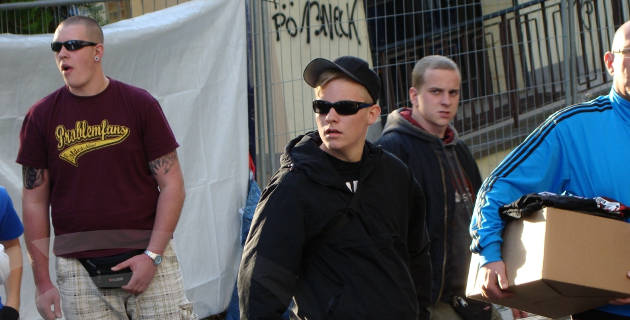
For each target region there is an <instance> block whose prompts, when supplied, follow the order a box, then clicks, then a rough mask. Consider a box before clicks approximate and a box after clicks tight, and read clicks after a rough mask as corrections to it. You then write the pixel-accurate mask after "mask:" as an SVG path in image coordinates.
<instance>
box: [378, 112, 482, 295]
mask: <svg viewBox="0 0 630 320" xmlns="http://www.w3.org/2000/svg"><path fill="white" fill-rule="evenodd" d="M405 110H406V112H410V109H407V108H400V109H398V110H395V111H394V112H392V113H391V114H390V115H389V116H388V117H387V123H386V125H385V128H384V129H383V135H382V137H381V138H380V139H379V140H378V142H377V144H379V145H381V146H382V147H383V149H385V150H387V151H389V152H391V153H393V154H394V155H396V156H397V157H398V158H400V159H401V160H402V161H403V162H404V163H406V164H407V165H408V166H409V169H410V170H411V171H412V172H413V174H414V177H415V178H416V179H417V180H418V182H419V183H420V186H421V187H422V189H423V190H424V192H425V195H426V202H427V228H428V230H429V236H430V240H431V250H430V252H431V265H432V270H433V281H432V287H433V294H432V300H433V302H434V303H435V302H436V301H437V300H438V299H439V300H441V301H444V302H446V303H451V302H452V298H453V296H460V297H464V296H465V291H466V281H467V278H466V277H467V274H468V267H469V265H470V254H471V253H470V250H469V245H470V241H471V237H470V233H469V232H468V227H469V225H470V219H471V216H472V210H473V204H474V197H475V195H476V194H477V191H478V190H479V187H480V186H481V176H480V174H479V168H478V167H477V163H476V162H475V159H474V158H473V157H472V155H471V153H470V151H469V150H468V147H466V145H465V144H464V142H463V141H461V140H459V139H458V136H457V132H456V131H455V129H453V128H449V129H450V130H451V133H452V134H453V135H454V136H453V137H452V140H451V142H449V143H447V144H445V143H443V142H442V140H441V139H440V138H438V137H436V136H434V135H432V134H430V133H428V132H426V131H425V130H423V129H421V128H419V127H417V126H415V125H413V124H412V123H411V122H409V121H408V120H407V119H405V118H404V117H403V116H402V115H401V112H405ZM456 189H457V190H458V191H459V192H456ZM470 189H472V190H470ZM462 195H463V196H462ZM456 201H457V204H456ZM457 206H459V208H460V209H459V210H456V208H457Z"/></svg>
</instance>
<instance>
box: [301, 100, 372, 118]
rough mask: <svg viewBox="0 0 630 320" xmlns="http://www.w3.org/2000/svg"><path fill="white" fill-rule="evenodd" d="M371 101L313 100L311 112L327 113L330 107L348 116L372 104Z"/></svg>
mask: <svg viewBox="0 0 630 320" xmlns="http://www.w3.org/2000/svg"><path fill="white" fill-rule="evenodd" d="M373 105H374V104H373V103H365V102H357V101H350V100H342V101H337V102H335V103H333V102H328V101H326V100H313V112H315V113H319V114H328V112H329V111H330V108H334V109H335V111H336V112H337V113H338V114H340V115H344V116H349V115H351V114H355V113H357V112H359V110H360V109H363V108H367V107H371V106H373Z"/></svg>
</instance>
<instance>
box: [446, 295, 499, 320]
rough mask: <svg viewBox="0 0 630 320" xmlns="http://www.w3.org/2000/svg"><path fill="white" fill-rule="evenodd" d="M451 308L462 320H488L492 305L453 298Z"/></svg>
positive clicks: (490, 316)
mask: <svg viewBox="0 0 630 320" xmlns="http://www.w3.org/2000/svg"><path fill="white" fill-rule="evenodd" d="M452 306H453V309H454V310H455V312H456V313H457V314H458V315H459V316H460V317H461V318H462V319H464V320H490V319H491V318H492V305H491V304H489V303H485V302H481V301H476V300H471V299H466V298H462V297H458V296H455V297H453V304H452Z"/></svg>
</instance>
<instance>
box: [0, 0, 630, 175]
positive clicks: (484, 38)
mask: <svg viewBox="0 0 630 320" xmlns="http://www.w3.org/2000/svg"><path fill="white" fill-rule="evenodd" d="M183 1H186V0H100V1H96V0H82V1H76V0H75V1H72V0H43V1H35V2H26V1H21V2H19V1H15V0H13V1H12V2H8V3H7V2H5V3H1V4H0V33H18V34H32V33H50V32H53V31H54V28H55V26H56V25H57V24H58V23H59V21H61V20H63V19H65V18H66V17H68V16H70V15H75V14H85V15H90V16H92V17H94V18H96V19H97V20H98V21H99V22H100V23H101V24H107V23H112V22H115V21H118V20H120V19H125V18H130V17H133V16H137V15H140V14H143V13H146V12H150V11H154V10H156V9H160V8H164V7H167V6H171V5H175V4H177V3H180V2H183ZM629 6H630V5H629V3H628V1H627V0H599V1H593V0H573V1H569V0H533V1H527V2H524V1H517V0H502V1H496V0H430V1H417V0H321V1H307V0H247V2H246V7H247V17H248V28H247V30H248V33H247V36H248V40H249V41H248V44H249V46H250V48H249V50H248V51H249V57H248V72H249V84H250V87H249V92H248V94H249V97H250V99H249V100H250V115H249V117H250V121H251V127H252V128H253V127H254V125H253V124H254V122H255V134H252V135H251V136H252V141H253V142H255V147H252V148H250V149H251V150H252V155H253V156H254V157H255V159H256V163H257V167H258V172H257V178H258V181H259V183H261V184H265V183H266V181H267V179H268V178H269V177H270V175H271V174H272V173H273V172H274V171H275V170H276V169H277V167H278V158H279V154H280V153H281V152H282V148H283V146H284V144H286V142H288V140H290V139H291V138H293V137H295V136H296V135H298V134H300V133H303V132H305V131H308V130H312V129H314V128H315V124H314V121H313V120H312V119H313V116H312V112H310V110H309V109H308V107H307V106H306V103H304V102H305V101H308V100H309V99H311V98H312V93H311V92H310V89H309V88H308V87H307V86H306V85H305V84H304V83H303V81H302V79H301V71H302V70H303V68H304V66H305V64H306V63H307V62H308V61H309V60H310V59H311V58H313V57H316V56H329V57H335V56H341V55H345V54H353V55H361V56H364V57H365V58H366V59H367V60H370V62H371V63H372V65H373V66H374V68H375V69H376V70H377V72H378V73H379V75H380V76H381V78H382V81H383V83H382V84H383V90H382V93H381V96H382V98H381V99H380V101H379V102H380V104H381V106H382V109H383V117H382V121H381V122H382V123H381V125H382V124H383V123H384V121H385V115H386V114H387V113H389V112H391V111H392V110H394V109H395V108H398V107H400V106H408V105H409V104H410V103H409V101H408V87H409V84H410V74H411V69H412V68H413V65H414V64H415V62H416V61H417V60H418V59H420V58H421V57H423V56H425V55H428V54H442V55H446V56H449V57H451V58H453V59H454V60H455V61H456V62H457V63H458V64H459V66H460V68H461V71H462V95H461V97H462V99H461V104H460V108H459V112H458V115H457V117H456V118H455V120H454V125H455V127H456V129H457V130H458V132H459V133H460V136H462V138H463V139H464V140H465V141H466V142H467V143H468V145H469V146H470V148H471V150H472V151H473V154H474V155H475V157H476V158H477V159H478V161H479V163H480V167H481V170H482V173H484V174H487V173H488V172H489V171H490V170H491V169H492V168H494V166H495V165H496V163H497V162H498V161H500V160H501V158H502V157H503V156H504V154H505V152H506V151H508V150H510V149H511V148H513V147H514V146H515V145H516V144H518V143H519V142H520V141H521V140H522V139H523V138H524V137H525V136H526V135H527V134H528V133H529V132H531V130H532V129H533V128H534V127H535V126H537V125H538V124H539V123H540V122H541V121H542V120H543V119H544V118H545V117H546V116H548V115H549V114H550V113H552V112H553V111H555V110H557V109H558V108H560V107H562V106H564V105H567V104H571V103H575V102H578V101H581V100H584V99H585V98H587V97H591V96H596V95H598V94H600V93H602V92H606V91H608V90H609V85H608V81H609V80H608V77H607V76H606V70H605V68H604V66H603V61H602V55H603V53H604V52H605V51H606V50H607V49H608V48H609V47H610V41H611V38H612V35H613V33H614V30H615V29H616V28H617V27H618V26H619V25H621V23H623V22H624V21H626V20H628V19H629V18H630V9H629ZM363 33H365V37H363ZM299 37H302V38H299ZM291 41H292V42H291ZM299 41H301V42H302V44H301V46H300V47H298V48H297V49H295V45H296V42H299ZM326 41H327V42H326ZM334 41H336V42H334ZM286 61H291V63H290V66H288V67H283V66H278V64H282V63H285V62H286ZM289 104H293V106H289ZM303 104H304V106H303ZM278 105H282V106H283V108H281V109H278V108H277V106H278ZM253 111H255V112H253ZM373 136H378V132H376V134H375V135H374V134H373Z"/></svg>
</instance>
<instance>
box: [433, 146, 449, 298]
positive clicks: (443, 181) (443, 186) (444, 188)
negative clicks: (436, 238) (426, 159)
mask: <svg viewBox="0 0 630 320" xmlns="http://www.w3.org/2000/svg"><path fill="white" fill-rule="evenodd" d="M434 152H435V151H434ZM445 156H446V155H445ZM436 157H437V159H438V163H439V164H440V173H441V174H442V189H443V190H442V191H443V194H444V242H443V251H444V253H443V254H442V279H441V281H440V291H439V293H438V296H437V300H436V302H439V301H440V299H441V298H442V294H443V293H444V282H445V281H446V254H447V252H448V250H447V247H446V246H447V243H448V233H447V228H448V215H447V212H448V199H447V194H446V192H447V190H446V177H445V176H444V166H443V165H442V161H441V160H440V157H439V155H438V154H437V152H436Z"/></svg>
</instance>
